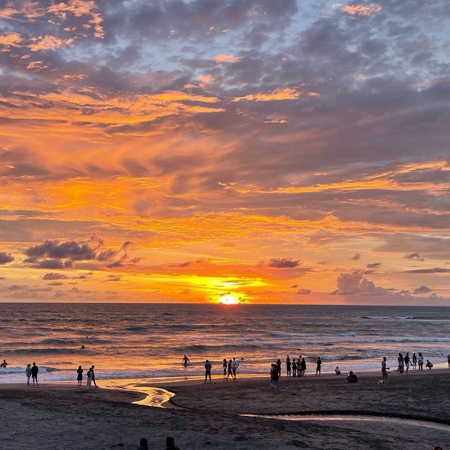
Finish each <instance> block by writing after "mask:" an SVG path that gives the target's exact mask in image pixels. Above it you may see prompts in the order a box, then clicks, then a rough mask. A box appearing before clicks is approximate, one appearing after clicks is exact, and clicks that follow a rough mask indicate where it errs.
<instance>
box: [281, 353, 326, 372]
mask: <svg viewBox="0 0 450 450" xmlns="http://www.w3.org/2000/svg"><path fill="white" fill-rule="evenodd" d="M319 360H320V358H319V359H318V361H319ZM276 364H277V366H279V369H280V374H281V361H280V360H277V362H276ZM320 364H322V362H321V361H320ZM318 367H319V366H318ZM305 372H306V360H305V358H302V355H300V356H299V357H298V359H297V360H296V359H295V358H294V359H293V360H292V361H291V359H290V358H289V355H286V376H288V377H290V376H293V377H303V376H305ZM319 374H320V368H319ZM316 375H317V372H316Z"/></svg>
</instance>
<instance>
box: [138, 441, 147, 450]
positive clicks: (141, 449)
mask: <svg viewBox="0 0 450 450" xmlns="http://www.w3.org/2000/svg"><path fill="white" fill-rule="evenodd" d="M138 450H148V441H147V439H145V438H142V439H141V440H140V441H139V449H138Z"/></svg>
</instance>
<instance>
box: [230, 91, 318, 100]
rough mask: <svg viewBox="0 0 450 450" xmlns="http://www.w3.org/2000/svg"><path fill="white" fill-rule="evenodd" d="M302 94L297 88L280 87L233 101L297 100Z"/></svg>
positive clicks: (312, 93) (312, 94)
mask: <svg viewBox="0 0 450 450" xmlns="http://www.w3.org/2000/svg"><path fill="white" fill-rule="evenodd" d="M301 95H302V93H301V92H299V91H298V90H297V89H295V88H278V89H275V90H274V91H270V92H260V93H258V94H250V95H246V96H245V97H236V98H234V99H233V100H232V101H233V102H239V101H241V100H253V101H256V102H270V101H275V100H296V99H298V98H300V97H301ZM308 95H310V96H316V95H318V94H316V93H315V92H311V93H308Z"/></svg>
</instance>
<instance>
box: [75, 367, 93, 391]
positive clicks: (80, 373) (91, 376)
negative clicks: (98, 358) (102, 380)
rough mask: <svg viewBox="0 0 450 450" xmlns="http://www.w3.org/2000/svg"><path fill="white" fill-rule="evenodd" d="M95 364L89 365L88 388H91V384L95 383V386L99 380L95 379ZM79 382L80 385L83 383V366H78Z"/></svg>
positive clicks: (87, 374)
mask: <svg viewBox="0 0 450 450" xmlns="http://www.w3.org/2000/svg"><path fill="white" fill-rule="evenodd" d="M94 369H95V366H91V367H89V369H88V371H87V373H86V389H90V388H91V384H92V383H94V386H95V387H98V386H97V382H96V381H95V371H94ZM77 382H78V386H81V385H82V383H83V368H82V367H81V366H78V369H77Z"/></svg>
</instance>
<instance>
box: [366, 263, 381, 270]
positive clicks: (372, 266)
mask: <svg viewBox="0 0 450 450" xmlns="http://www.w3.org/2000/svg"><path fill="white" fill-rule="evenodd" d="M380 266H381V263H372V264H367V266H366V267H367V268H368V269H378V267H380Z"/></svg>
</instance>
